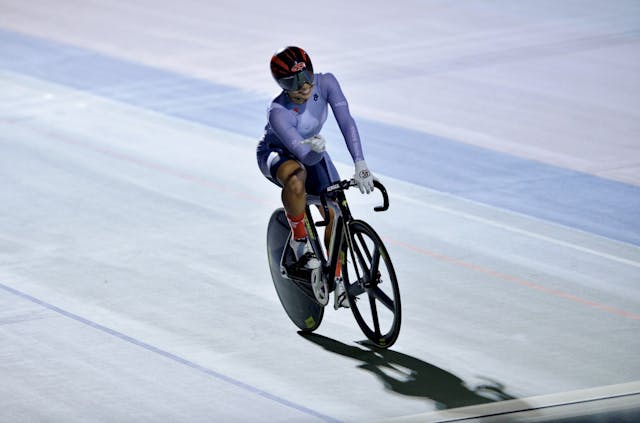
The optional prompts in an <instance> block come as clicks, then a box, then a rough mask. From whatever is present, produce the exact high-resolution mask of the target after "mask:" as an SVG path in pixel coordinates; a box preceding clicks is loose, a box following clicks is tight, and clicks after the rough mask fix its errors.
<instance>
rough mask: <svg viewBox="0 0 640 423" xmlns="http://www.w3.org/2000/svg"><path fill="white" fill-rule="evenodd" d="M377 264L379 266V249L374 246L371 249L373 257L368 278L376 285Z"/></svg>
mask: <svg viewBox="0 0 640 423" xmlns="http://www.w3.org/2000/svg"><path fill="white" fill-rule="evenodd" d="M378 266H380V249H379V248H376V249H375V250H374V251H373V259H372V260H371V269H370V273H369V278H370V280H371V281H375V282H376V285H377V282H378V281H377V279H378V278H377V276H378Z"/></svg>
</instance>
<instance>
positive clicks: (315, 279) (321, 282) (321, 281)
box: [310, 267, 329, 307]
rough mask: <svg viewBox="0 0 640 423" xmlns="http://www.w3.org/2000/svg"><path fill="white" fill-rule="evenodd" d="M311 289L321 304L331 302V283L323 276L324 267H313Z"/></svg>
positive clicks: (324, 304)
mask: <svg viewBox="0 0 640 423" xmlns="http://www.w3.org/2000/svg"><path fill="white" fill-rule="evenodd" d="M310 280H311V289H312V290H313V295H315V297H316V301H317V302H318V304H320V305H321V306H323V307H324V306H326V305H327V304H329V285H328V284H327V281H326V279H325V278H323V277H322V268H320V267H319V268H317V269H313V270H312V271H311V275H310Z"/></svg>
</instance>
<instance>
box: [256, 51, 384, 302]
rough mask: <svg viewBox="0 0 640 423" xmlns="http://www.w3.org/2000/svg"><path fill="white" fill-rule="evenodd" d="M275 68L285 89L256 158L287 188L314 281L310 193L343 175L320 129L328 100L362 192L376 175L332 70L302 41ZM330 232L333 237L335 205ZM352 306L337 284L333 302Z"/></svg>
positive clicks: (302, 255)
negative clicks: (319, 65) (318, 65)
mask: <svg viewBox="0 0 640 423" xmlns="http://www.w3.org/2000/svg"><path fill="white" fill-rule="evenodd" d="M271 74H272V76H273V78H274V79H275V80H276V82H277V83H278V85H279V86H280V88H282V92H281V93H280V94H279V95H278V96H277V97H276V98H275V99H274V100H273V101H272V102H271V104H270V106H269V108H268V112H267V116H268V123H267V125H266V127H265V134H264V137H263V138H262V140H261V141H260V142H259V143H258V147H257V159H258V165H259V167H260V170H261V171H262V173H263V174H264V176H265V177H266V178H267V179H269V180H270V181H271V182H273V183H274V184H276V185H278V186H280V187H281V188H282V193H281V196H282V205H283V206H284V209H285V212H286V215H287V220H288V221H289V226H290V227H291V232H292V236H291V242H290V245H291V248H292V249H293V252H294V254H295V256H296V259H297V260H298V263H299V264H300V265H301V266H304V267H306V268H307V269H310V270H311V275H312V276H311V277H312V284H313V283H314V279H316V281H317V279H318V278H319V277H320V274H321V269H320V265H321V262H320V260H318V258H317V257H315V255H314V254H313V249H312V248H311V245H310V244H309V242H308V238H307V230H306V227H305V223H304V219H305V206H306V195H307V193H310V194H314V195H319V194H320V192H321V191H322V190H323V189H325V188H327V187H328V186H330V185H331V184H332V183H335V182H337V181H339V180H340V176H339V175H338V171H337V170H336V168H335V166H334V164H333V162H332V161H331V158H330V157H329V154H328V153H327V152H326V151H325V147H326V141H325V139H324V138H323V137H322V135H320V131H321V129H322V126H323V125H324V123H325V122H326V120H327V115H328V106H331V110H332V111H333V115H334V116H335V118H336V121H337V122H338V127H339V128H340V131H341V132H342V135H343V137H344V140H345V143H346V145H347V149H348V150H349V153H350V154H351V158H352V159H353V162H354V166H355V174H354V180H355V182H356V184H357V185H358V188H359V189H360V192H362V193H363V194H364V193H367V194H369V193H371V192H372V191H373V188H374V186H373V175H372V174H371V172H370V171H369V168H368V166H367V163H366V162H365V160H364V155H363V152H362V145H361V142H360V135H359V133H358V128H357V126H356V123H355V121H354V119H353V117H352V116H351V114H350V113H349V105H348V103H347V99H346V98H345V96H344V94H343V93H342V90H341V89H340V84H339V83H338V80H337V79H336V77H335V76H334V75H333V74H331V73H315V74H314V72H313V65H312V63H311V58H310V57H309V55H308V54H307V52H305V51H304V50H303V49H301V48H300V47H294V46H289V47H285V48H283V49H281V50H279V51H277V52H276V53H275V54H274V55H273V57H271ZM330 214H331V216H330V222H329V225H328V226H327V231H326V232H325V240H328V239H329V236H330V233H329V231H330V228H331V227H332V223H333V211H332V210H331V211H330ZM340 306H342V307H349V303H348V299H347V296H346V295H345V293H344V286H342V285H340V286H336V287H335V291H334V307H335V308H336V309H337V308H338V307H340Z"/></svg>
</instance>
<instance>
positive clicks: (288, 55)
mask: <svg viewBox="0 0 640 423" xmlns="http://www.w3.org/2000/svg"><path fill="white" fill-rule="evenodd" d="M271 75H273V78H274V79H275V80H276V82H277V83H278V85H280V87H281V88H282V89H283V90H285V91H297V90H299V89H300V88H301V87H302V86H303V85H304V84H305V83H308V84H311V85H313V64H312V63H311V58H310V57H309V55H308V54H307V52H306V51H304V50H303V49H301V48H300V47H295V46H288V47H284V48H282V49H280V50H278V51H277V52H276V53H275V54H274V55H273V56H272V57H271Z"/></svg>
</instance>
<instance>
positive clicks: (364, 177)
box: [353, 160, 373, 194]
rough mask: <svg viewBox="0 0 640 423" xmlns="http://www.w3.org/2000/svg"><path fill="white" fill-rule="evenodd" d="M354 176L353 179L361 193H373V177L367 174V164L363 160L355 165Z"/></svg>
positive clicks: (369, 173)
mask: <svg viewBox="0 0 640 423" xmlns="http://www.w3.org/2000/svg"><path fill="white" fill-rule="evenodd" d="M355 165H356V174H355V175H354V176H353V179H354V180H355V181H356V184H357V185H358V188H360V192H361V193H363V194H364V193H365V192H366V193H367V194H370V193H371V192H373V175H372V174H371V172H369V168H368V167H367V163H366V162H365V161H364V160H358V161H357V162H356V163H355Z"/></svg>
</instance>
